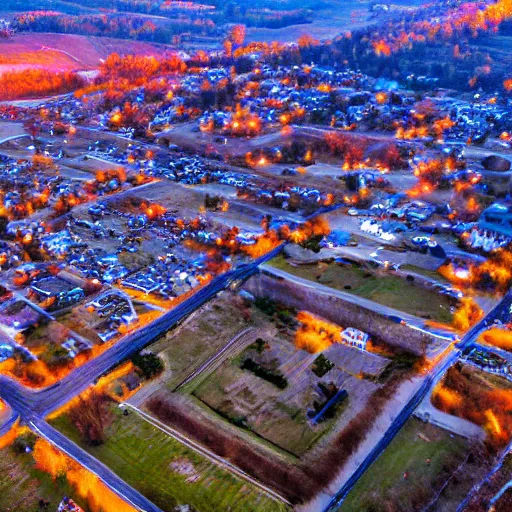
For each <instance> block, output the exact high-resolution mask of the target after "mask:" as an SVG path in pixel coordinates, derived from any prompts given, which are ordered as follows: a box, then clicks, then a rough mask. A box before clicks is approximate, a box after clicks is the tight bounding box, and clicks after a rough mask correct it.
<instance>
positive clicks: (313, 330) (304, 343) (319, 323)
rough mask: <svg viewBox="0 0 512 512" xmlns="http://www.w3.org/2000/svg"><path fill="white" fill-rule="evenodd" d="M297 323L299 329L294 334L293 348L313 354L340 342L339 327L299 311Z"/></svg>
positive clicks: (306, 312)
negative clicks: (298, 323)
mask: <svg viewBox="0 0 512 512" xmlns="http://www.w3.org/2000/svg"><path fill="white" fill-rule="evenodd" d="M297 321H298V322H300V327H299V328H298V329H297V331H296V332H295V346H296V347H297V348H298V349H300V350H307V351H308V352H310V353H312V354H315V353H316V352H322V351H324V350H326V349H327V348H329V347H330V346H331V345H332V344H333V343H340V342H341V328H340V326H339V325H336V324H333V323H331V322H328V321H327V320H324V319H321V318H319V317H317V316H315V315H313V314H311V313H309V312H308V311H299V313H298V314H297Z"/></svg>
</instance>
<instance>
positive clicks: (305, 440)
mask: <svg viewBox="0 0 512 512" xmlns="http://www.w3.org/2000/svg"><path fill="white" fill-rule="evenodd" d="M242 310H243V311H242ZM247 328H252V331H251V332H246V329H247ZM296 328H297V322H296V321H295V312H293V311H288V310H286V308H280V309H279V311H278V312H277V313H276V314H274V315H271V316H269V315H265V314H263V313H262V311H260V310H259V309H258V308H257V307H255V306H250V307H247V306H245V307H243V306H242V305H241V304H240V303H239V302H237V301H236V297H235V296H233V295H226V294H224V295H223V296H222V297H221V298H220V299H217V300H216V301H214V302H213V303H211V304H209V305H207V306H205V307H203V309H202V310H201V311H200V314H199V315H197V316H195V317H193V318H191V319H190V320H189V321H188V322H186V323H185V324H184V325H183V326H181V327H178V329H177V330H176V331H175V332H170V333H169V334H168V335H167V337H166V338H163V339H161V340H160V341H159V342H157V344H155V345H153V346H152V350H153V351H154V352H158V353H159V355H160V356H161V357H162V359H164V361H166V368H167V372H166V375H165V378H162V379H161V382H160V383H159V386H160V388H161V389H162V388H163V389H166V388H171V389H173V388H174V387H175V386H176V385H177V384H179V382H180V381H181V380H183V379H184V378H185V377H187V376H188V375H189V374H191V373H192V372H193V371H194V370H195V369H197V368H199V367H200V366H201V363H203V362H204V361H206V360H207V359H209V358H210V357H211V356H213V355H214V354H215V352H217V351H219V350H220V349H221V348H222V347H224V346H225V345H226V344H227V343H228V342H229V341H230V340H232V339H235V337H236V335H237V334H242V336H241V339H240V340H239V341H237V342H236V346H234V347H233V350H230V351H229V352H228V353H226V354H225V356H224V357H223V359H222V360H219V364H217V365H215V366H214V367H213V368H207V369H206V371H204V372H203V373H200V374H199V375H197V376H196V377H195V378H194V379H193V380H192V381H191V382H189V383H188V384H187V385H186V386H185V387H184V388H183V392H184V393H186V394H189V393H192V395H193V396H194V397H196V398H197V399H198V400H199V401H200V402H201V404H202V405H203V407H204V406H205V405H206V406H207V410H209V411H210V412H211V411H214V412H215V413H217V414H219V415H220V416H221V417H222V418H224V419H227V420H228V421H229V422H231V423H232V424H234V425H236V426H238V427H242V428H243V429H244V430H246V431H247V432H248V433H251V434H254V435H255V436H256V437H258V438H260V439H263V440H265V441H268V442H270V443H271V444H272V445H273V446H274V447H277V448H278V449H282V450H284V451H286V452H289V453H291V454H293V455H295V456H301V455H303V454H304V453H305V452H307V451H308V450H309V449H310V448H311V447H312V446H313V445H314V444H315V442H317V441H318V440H319V439H320V438H321V437H322V436H323V435H324V434H326V433H327V432H328V431H329V430H330V429H331V428H332V427H333V425H334V424H335V423H336V422H337V420H338V418H339V417H340V415H341V414H342V411H343V422H347V421H349V420H350V418H351V417H353V416H355V415H356V414H357V413H358V411H360V410H361V408H363V407H364V405H365V403H366V400H367V399H368V398H369V397H370V396H371V395H372V393H373V392H374V391H376V390H377V389H378V387H379V385H380V384H378V376H379V375H380V374H381V373H382V372H383V371H384V370H385V369H386V368H387V367H388V365H389V363H390V361H389V359H386V358H384V357H381V356H378V355H376V354H370V353H365V352H359V351H356V350H355V349H352V348H350V347H346V346H343V345H339V344H335V345H333V346H331V347H330V348H328V349H327V350H326V351H325V353H324V356H323V357H326V358H327V359H328V364H329V368H327V369H326V371H323V372H319V371H318V370H317V373H315V371H313V370H314V369H315V362H316V360H317V358H318V357H319V354H311V353H309V352H307V351H305V350H298V349H297V348H296V347H295V345H294V336H295V330H296ZM247 361H252V362H254V363H255V364H256V365H258V366H259V367H260V368H264V369H265V371H268V372H270V374H271V375H267V376H266V377H265V378H264V377H263V376H262V375H259V374H258V371H256V372H254V371H251V370H249V369H243V368H242V366H243V365H244V364H245V363H247ZM391 366H392V365H391ZM390 371H392V369H391V370H390ZM363 376H364V378H363ZM274 377H276V378H274ZM322 386H333V389H334V390H344V391H345V392H346V393H347V394H348V398H346V399H345V400H342V401H341V402H340V403H339V404H338V405H337V406H332V409H331V410H330V411H329V414H326V416H325V419H324V421H319V422H318V424H317V425H313V424H312V423H311V421H310V420H309V419H308V416H307V414H311V415H314V414H316V413H318V412H319V411H320V410H321V408H322V407H323V405H324V404H325V403H326V402H327V401H328V397H327V395H326V394H325V393H326V392H325V391H324V390H322ZM155 392H156V390H155ZM335 392H336V391H332V393H333V394H334V393H335ZM327 393H329V392H327ZM142 394H143V395H144V394H146V393H145V392H144V391H143V392H142ZM351 397H357V400H355V399H354V400H351Z"/></svg>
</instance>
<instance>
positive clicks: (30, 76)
mask: <svg viewBox="0 0 512 512" xmlns="http://www.w3.org/2000/svg"><path fill="white" fill-rule="evenodd" d="M82 85H83V81H82V79H81V78H80V77H79V76H78V75H77V74H76V73H73V72H71V71H62V72H57V71H49V70H47V69H39V68H35V69H23V70H17V71H7V72H5V73H2V74H0V100H14V99H19V98H31V97H32V98H33V97H40V96H50V95H53V94H63V93H66V92H70V91H73V90H75V89H78V88H79V87H81V86H82Z"/></svg>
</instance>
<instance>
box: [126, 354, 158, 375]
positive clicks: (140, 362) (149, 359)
mask: <svg viewBox="0 0 512 512" xmlns="http://www.w3.org/2000/svg"><path fill="white" fill-rule="evenodd" d="M131 361H132V363H133V364H134V365H135V366H136V367H137V369H138V371H139V373H140V374H141V375H142V376H143V377H144V378H145V379H152V378H153V377H156V376H157V375H160V374H161V373H162V372H163V371H164V363H163V362H162V360H161V359H160V358H159V357H158V356H157V355H155V354H152V353H140V354H135V355H134V356H132V359H131Z"/></svg>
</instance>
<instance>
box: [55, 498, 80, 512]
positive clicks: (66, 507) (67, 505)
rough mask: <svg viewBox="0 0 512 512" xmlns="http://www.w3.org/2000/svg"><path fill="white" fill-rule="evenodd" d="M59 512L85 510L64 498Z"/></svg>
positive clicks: (69, 499)
mask: <svg viewBox="0 0 512 512" xmlns="http://www.w3.org/2000/svg"><path fill="white" fill-rule="evenodd" d="M57 512H83V509H82V508H80V507H79V506H78V505H77V504H76V503H75V502H74V501H73V500H72V499H71V498H68V497H67V496H64V498H63V499H62V501H61V502H60V505H59V508H58V509H57Z"/></svg>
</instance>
